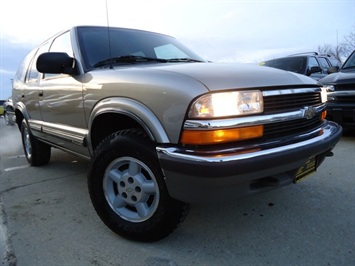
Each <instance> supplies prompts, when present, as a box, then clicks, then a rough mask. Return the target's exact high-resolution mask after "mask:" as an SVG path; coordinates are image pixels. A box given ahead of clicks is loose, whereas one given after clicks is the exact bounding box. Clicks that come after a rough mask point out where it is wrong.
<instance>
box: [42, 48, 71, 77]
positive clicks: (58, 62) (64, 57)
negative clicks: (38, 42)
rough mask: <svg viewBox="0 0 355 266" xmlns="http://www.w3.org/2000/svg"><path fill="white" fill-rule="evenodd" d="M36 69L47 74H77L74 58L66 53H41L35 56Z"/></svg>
mask: <svg viewBox="0 0 355 266" xmlns="http://www.w3.org/2000/svg"><path fill="white" fill-rule="evenodd" d="M36 67H37V70H38V71H39V72H41V73H49V74H61V73H63V74H70V75H71V74H77V71H76V68H75V59H74V58H72V57H70V56H69V55H68V54H67V53H43V54H41V55H40V56H39V57H38V58H37V62H36Z"/></svg>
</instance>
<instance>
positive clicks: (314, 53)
mask: <svg viewBox="0 0 355 266" xmlns="http://www.w3.org/2000/svg"><path fill="white" fill-rule="evenodd" d="M303 54H313V55H319V54H318V53H317V52H305V53H298V54H290V55H289V56H292V55H303Z"/></svg>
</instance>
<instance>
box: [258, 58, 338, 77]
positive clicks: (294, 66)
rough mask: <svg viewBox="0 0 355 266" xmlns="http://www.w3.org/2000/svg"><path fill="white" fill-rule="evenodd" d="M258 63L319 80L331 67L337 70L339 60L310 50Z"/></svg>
mask: <svg viewBox="0 0 355 266" xmlns="http://www.w3.org/2000/svg"><path fill="white" fill-rule="evenodd" d="M260 65H262V66H268V67H274V68H278V69H282V70H286V71H291V72H295V73H298V74H303V75H306V76H309V77H311V78H313V79H315V80H319V79H321V78H323V77H325V76H326V75H328V74H330V73H331V72H329V68H331V67H332V69H334V68H336V71H338V70H339V67H340V62H339V61H338V60H337V59H336V58H334V57H331V56H330V55H320V54H318V53H316V52H311V53H302V54H294V55H289V56H286V57H281V58H276V59H272V60H267V61H264V62H262V63H261V64H260ZM333 71H334V70H333Z"/></svg>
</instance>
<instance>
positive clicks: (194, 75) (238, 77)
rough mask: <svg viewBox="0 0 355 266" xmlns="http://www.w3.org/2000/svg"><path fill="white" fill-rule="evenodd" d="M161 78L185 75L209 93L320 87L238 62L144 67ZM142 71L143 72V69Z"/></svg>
mask: <svg viewBox="0 0 355 266" xmlns="http://www.w3.org/2000/svg"><path fill="white" fill-rule="evenodd" d="M142 68H144V69H145V71H148V72H150V73H151V74H152V72H155V74H157V75H160V76H161V75H164V73H165V75H169V73H170V74H173V73H174V75H173V76H174V77H176V75H183V76H186V77H188V78H190V79H194V80H196V81H198V82H200V83H202V84H203V85H204V86H205V87H206V88H207V89H208V90H211V91H213V90H223V89H231V88H233V89H238V88H256V87H272V86H292V85H296V86H300V85H301V86H302V85H311V86H314V85H317V84H318V83H317V82H316V81H315V80H313V79H312V78H309V77H306V76H304V75H300V74H296V73H293V72H288V71H284V70H279V69H275V68H270V67H264V66H256V65H247V64H236V63H180V64H158V65H154V66H152V65H149V66H147V65H145V66H143V65H142ZM142 68H140V70H141V71H142V70H143V69H142Z"/></svg>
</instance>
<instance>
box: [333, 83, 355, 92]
mask: <svg viewBox="0 0 355 266" xmlns="http://www.w3.org/2000/svg"><path fill="white" fill-rule="evenodd" d="M351 90H355V84H345V85H336V86H335V91H351Z"/></svg>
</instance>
